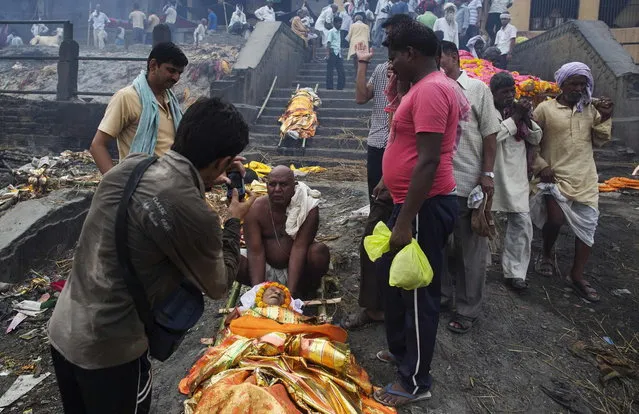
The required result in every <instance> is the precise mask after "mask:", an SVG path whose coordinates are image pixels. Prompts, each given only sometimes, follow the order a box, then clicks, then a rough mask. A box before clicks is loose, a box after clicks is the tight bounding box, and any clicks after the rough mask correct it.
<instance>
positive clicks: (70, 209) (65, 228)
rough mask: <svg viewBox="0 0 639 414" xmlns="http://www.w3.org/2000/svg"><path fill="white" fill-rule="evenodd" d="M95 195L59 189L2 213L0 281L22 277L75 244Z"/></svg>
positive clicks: (17, 279) (12, 281)
mask: <svg viewBox="0 0 639 414" xmlns="http://www.w3.org/2000/svg"><path fill="white" fill-rule="evenodd" d="M92 197H93V192H92V191H87V190H76V189H64V190H57V191H53V192H52V193H50V194H49V195H48V196H46V197H43V198H39V199H35V200H28V201H23V202H21V203H19V204H18V205H16V206H14V207H13V208H12V209H10V210H9V211H7V213H6V214H4V215H3V216H2V217H0V228H1V229H2V232H1V233H0V281H2V282H9V283H14V282H18V281H21V280H23V279H24V277H25V275H26V274H27V272H28V271H29V270H30V269H34V268H37V267H39V266H41V265H43V264H44V263H46V262H47V261H49V260H51V259H53V258H54V257H56V256H57V255H59V254H60V253H61V252H63V251H64V250H67V249H70V248H72V247H73V246H74V245H75V243H76V242H77V240H78V237H79V236H80V231H81V230H82V224H83V223H84V219H85V217H86V214H87V212H88V211H89V207H90V206H91V199H92Z"/></svg>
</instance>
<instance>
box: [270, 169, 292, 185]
mask: <svg viewBox="0 0 639 414" xmlns="http://www.w3.org/2000/svg"><path fill="white" fill-rule="evenodd" d="M268 178H269V179H271V178H273V179H278V180H279V179H288V180H290V181H291V182H293V181H295V174H294V173H293V170H291V169H290V168H289V167H287V166H286V165H278V166H277V167H273V169H272V170H271V172H270V173H269V175H268Z"/></svg>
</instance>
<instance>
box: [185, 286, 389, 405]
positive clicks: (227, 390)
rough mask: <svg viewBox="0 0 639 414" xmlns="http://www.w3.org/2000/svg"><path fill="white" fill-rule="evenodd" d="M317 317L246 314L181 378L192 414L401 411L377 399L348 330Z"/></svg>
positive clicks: (271, 309)
mask: <svg viewBox="0 0 639 414" xmlns="http://www.w3.org/2000/svg"><path fill="white" fill-rule="evenodd" d="M284 289H286V288H284ZM265 297H266V295H265ZM258 302H259V301H258ZM313 320H314V318H312V317H306V316H303V315H302V314H299V313H297V312H295V311H294V310H292V309H291V308H290V307H287V306H286V305H284V306H279V305H268V304H264V303H261V305H260V306H254V307H252V308H251V309H248V310H246V311H244V312H243V313H242V314H241V316H239V317H236V318H235V319H233V320H232V321H231V323H230V325H229V326H228V329H227V330H226V331H225V333H224V339H223V341H222V342H221V343H220V344H219V345H217V346H215V347H211V348H209V349H208V350H207V351H206V353H205V354H204V355H203V356H202V357H201V358H200V359H199V360H198V361H197V362H196V363H195V365H193V367H192V368H191V370H190V372H189V374H188V375H187V376H186V377H185V378H183V379H182V381H180V385H179V390H180V392H181V393H183V394H186V395H189V396H190V398H189V399H188V400H186V401H185V402H184V411H185V413H186V414H204V413H206V414H209V413H220V414H223V413H233V414H242V413H247V414H248V413H251V414H261V413H264V414H267V413H268V414H273V413H275V414H278V413H282V414H284V413H323V414H333V413H335V414H356V413H364V414H390V413H395V412H396V411H395V410H394V409H392V408H389V407H385V406H383V405H381V404H378V403H377V402H376V401H375V400H374V399H373V398H372V393H373V386H372V385H371V383H370V381H369V378H368V375H367V374H366V371H364V370H363V369H362V368H361V367H360V366H359V365H358V364H357V362H356V361H355V357H354V356H353V355H352V354H351V352H350V349H349V347H348V345H346V344H345V343H344V341H345V340H346V332H345V331H344V330H343V329H341V328H339V327H337V326H333V325H328V324H323V325H317V324H314V323H313Z"/></svg>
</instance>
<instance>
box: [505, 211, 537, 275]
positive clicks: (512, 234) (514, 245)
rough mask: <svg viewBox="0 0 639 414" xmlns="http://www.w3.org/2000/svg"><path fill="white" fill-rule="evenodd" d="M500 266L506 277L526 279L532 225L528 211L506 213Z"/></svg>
mask: <svg viewBox="0 0 639 414" xmlns="http://www.w3.org/2000/svg"><path fill="white" fill-rule="evenodd" d="M506 219H507V221H508V222H507V224H506V233H505V236H504V243H503V251H502V257H501V266H502V270H503V272H504V277H505V278H506V279H521V280H526V273H527V272H528V264H529V263H530V248H531V243H532V238H533V227H532V221H531V219H530V214H529V213H506Z"/></svg>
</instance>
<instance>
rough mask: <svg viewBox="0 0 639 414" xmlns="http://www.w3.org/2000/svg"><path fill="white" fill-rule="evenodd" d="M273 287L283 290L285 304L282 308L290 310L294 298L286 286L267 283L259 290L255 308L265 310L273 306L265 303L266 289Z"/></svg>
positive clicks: (256, 295)
mask: <svg viewBox="0 0 639 414" xmlns="http://www.w3.org/2000/svg"><path fill="white" fill-rule="evenodd" d="M271 287H274V288H278V289H281V290H282V292H284V302H283V303H282V305H280V306H281V307H283V308H290V307H291V301H292V300H293V298H292V297H291V292H290V291H289V290H288V288H287V287H286V286H284V285H283V284H281V283H277V282H266V283H264V284H263V285H262V286H261V287H260V288H259V289H258V291H257V293H256V294H255V306H256V307H258V308H265V307H267V306H271V305H268V304H266V303H264V300H263V296H264V292H266V289H268V288H271Z"/></svg>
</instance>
